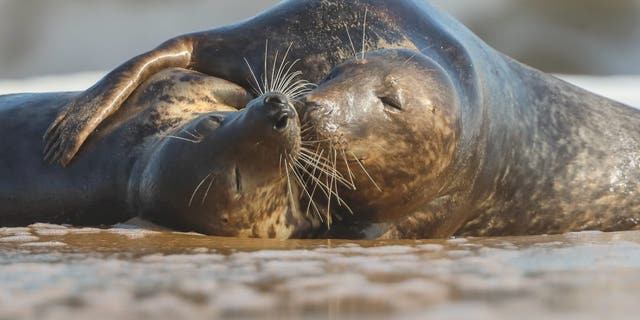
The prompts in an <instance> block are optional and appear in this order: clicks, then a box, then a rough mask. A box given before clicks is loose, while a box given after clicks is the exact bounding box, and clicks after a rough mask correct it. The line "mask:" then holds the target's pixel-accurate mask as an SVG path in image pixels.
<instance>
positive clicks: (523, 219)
mask: <svg viewBox="0 0 640 320" xmlns="http://www.w3.org/2000/svg"><path fill="white" fill-rule="evenodd" d="M481 49H484V50H481ZM425 52H426V53H424V54H423V53H420V52H415V51H411V50H380V51H375V52H370V53H368V54H367V55H365V56H364V57H363V58H361V59H357V60H353V61H350V62H347V63H345V64H343V65H341V66H338V67H337V68H336V69H335V70H334V72H333V73H332V74H331V75H330V77H329V78H328V80H326V81H325V82H324V83H322V84H321V85H320V86H319V87H318V88H317V89H316V90H314V92H312V93H311V94H309V95H308V96H307V97H306V98H305V99H306V107H305V108H306V114H305V117H304V119H305V121H306V122H309V123H310V126H311V127H313V128H314V133H313V134H311V135H310V136H309V137H308V138H306V139H307V140H310V141H318V149H324V150H338V151H337V152H336V153H337V154H345V155H347V156H346V157H345V161H344V162H341V161H338V162H336V165H338V167H339V171H340V172H341V173H342V174H343V175H344V176H352V177H354V180H355V181H356V182H357V184H358V185H357V187H356V188H348V187H340V188H339V189H341V190H340V192H339V194H340V197H341V199H342V200H343V201H345V202H346V203H347V204H349V205H350V206H351V208H352V209H353V211H354V213H353V214H350V213H348V212H344V210H342V214H341V218H340V219H338V220H339V221H340V222H339V223H338V224H337V225H335V226H334V231H332V232H334V236H337V237H356V238H359V237H364V238H377V237H382V238H433V237H450V236H453V235H461V236H499V235H525V234H545V233H563V232H568V231H582V230H604V231H615V230H630V229H635V228H638V227H639V225H640V197H638V195H640V161H638V160H640V110H637V109H633V108H631V107H628V106H625V105H622V104H620V103H618V102H615V101H612V100H609V99H606V98H604V97H600V96H597V95H595V94H592V93H590V92H587V91H585V90H582V89H580V88H577V87H575V86H573V85H570V84H568V83H565V82H563V81H561V80H558V79H556V78H554V77H552V76H549V75H546V74H544V73H542V72H540V71H537V70H534V69H531V68H529V67H527V66H524V65H522V64H520V63H518V62H515V61H513V60H511V59H509V58H507V57H505V56H503V55H500V54H498V53H496V52H494V51H492V50H490V49H489V48H484V47H479V48H475V47H473V46H472V47H470V48H469V49H468V50H467V53H468V54H469V55H470V57H472V60H471V61H472V62H473V64H472V67H471V68H472V70H473V72H472V73H471V74H472V75H473V78H467V77H463V78H461V77H460V76H459V69H458V66H456V65H449V64H442V63H441V62H439V61H442V60H440V59H438V58H437V57H436V56H433V54H434V53H431V52H429V51H425ZM476 52H477V54H474V53H476ZM472 54H473V55H472ZM489 58H490V59H489ZM487 59H489V60H487ZM481 80H482V81H481ZM465 88H471V89H473V90H472V92H474V93H475V94H474V95H472V96H469V95H465V90H466V89H465ZM467 92H468V91H467ZM469 97H479V98H481V99H476V100H469ZM471 101H473V103H470V102H471ZM350 162H351V163H354V162H359V163H361V164H362V169H363V170H362V171H361V170H359V169H358V166H355V165H354V164H352V165H349V163H350ZM342 163H344V164H342ZM365 169H366V170H365ZM369 180H371V182H369ZM334 212H335V213H336V214H340V209H337V208H336V209H334Z"/></svg>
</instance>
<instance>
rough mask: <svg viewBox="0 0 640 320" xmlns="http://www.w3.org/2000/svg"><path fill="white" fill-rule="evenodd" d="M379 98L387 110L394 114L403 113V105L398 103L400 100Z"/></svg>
mask: <svg viewBox="0 0 640 320" xmlns="http://www.w3.org/2000/svg"><path fill="white" fill-rule="evenodd" d="M379 98H380V101H382V104H383V105H384V107H385V108H386V109H388V110H390V111H393V112H398V111H402V104H401V103H400V101H398V99H396V98H393V97H379Z"/></svg>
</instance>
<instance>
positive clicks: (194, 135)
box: [182, 129, 202, 140]
mask: <svg viewBox="0 0 640 320" xmlns="http://www.w3.org/2000/svg"><path fill="white" fill-rule="evenodd" d="M193 131H194V132H195V133H193V132H191V131H189V130H187V129H184V130H182V132H184V133H186V134H188V135H190V136H191V137H192V138H194V139H196V140H198V139H202V135H201V134H199V133H198V131H196V130H195V129H193Z"/></svg>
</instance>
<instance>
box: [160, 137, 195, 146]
mask: <svg viewBox="0 0 640 320" xmlns="http://www.w3.org/2000/svg"><path fill="white" fill-rule="evenodd" d="M161 137H162V138H165V139H175V140H180V141H185V142H189V143H193V144H198V143H201V142H202V138H198V139H188V138H183V137H178V136H174V135H162V136H161Z"/></svg>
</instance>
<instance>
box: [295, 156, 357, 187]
mask: <svg viewBox="0 0 640 320" xmlns="http://www.w3.org/2000/svg"><path fill="white" fill-rule="evenodd" d="M301 161H306V162H305V163H307V164H310V163H309V162H308V161H309V160H301ZM310 165H311V166H312V167H313V168H314V169H317V171H319V172H320V173H323V174H325V175H327V176H331V177H333V178H335V179H336V181H337V182H340V184H342V185H344V186H346V187H349V188H351V184H350V183H349V181H348V180H346V179H344V177H342V176H341V175H340V173H339V172H337V171H336V172H334V171H333V168H330V170H327V169H324V168H322V167H321V166H319V165H313V164H310ZM306 172H307V173H309V174H311V173H310V172H308V171H306Z"/></svg>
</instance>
